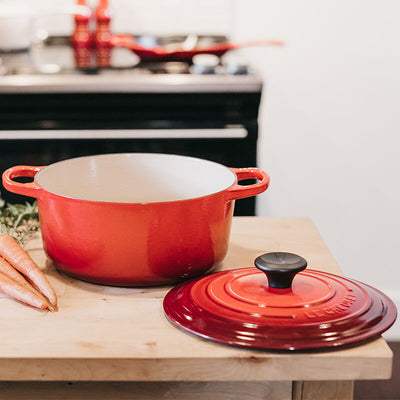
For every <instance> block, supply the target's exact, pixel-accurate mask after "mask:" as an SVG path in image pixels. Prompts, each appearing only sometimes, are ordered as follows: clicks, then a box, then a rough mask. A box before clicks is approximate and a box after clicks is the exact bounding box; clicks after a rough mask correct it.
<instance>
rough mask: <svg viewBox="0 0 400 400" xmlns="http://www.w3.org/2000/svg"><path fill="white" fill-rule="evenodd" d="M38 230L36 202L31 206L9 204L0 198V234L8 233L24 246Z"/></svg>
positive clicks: (26, 204)
mask: <svg viewBox="0 0 400 400" xmlns="http://www.w3.org/2000/svg"><path fill="white" fill-rule="evenodd" d="M39 228H40V225H39V214H38V208H37V203H36V201H35V202H34V203H33V204H30V203H28V202H26V203H25V204H10V203H6V202H5V201H4V200H3V199H2V198H1V197H0V233H8V234H9V235H10V236H12V237H14V238H15V239H16V240H17V241H18V243H19V244H21V245H24V244H25V243H26V242H28V241H29V240H31V239H32V238H33V237H34V236H35V234H36V232H38V230H39Z"/></svg>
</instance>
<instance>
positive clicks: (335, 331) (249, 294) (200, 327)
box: [164, 253, 397, 351]
mask: <svg viewBox="0 0 400 400" xmlns="http://www.w3.org/2000/svg"><path fill="white" fill-rule="evenodd" d="M255 265H256V267H257V268H259V269H260V270H261V271H259V270H258V269H256V268H241V269H236V270H231V271H223V272H218V273H215V274H211V275H208V276H205V277H203V278H199V279H195V280H191V281H188V282H185V283H182V284H180V285H178V286H176V287H174V288H173V289H172V290H171V291H170V292H169V293H168V294H167V295H166V297H165V299H164V311H165V314H166V316H167V318H168V319H169V320H170V321H171V322H172V323H173V324H175V325H177V326H178V327H179V328H182V329H183V330H186V331H188V332H190V333H192V334H195V335H197V336H200V337H202V338H205V339H209V340H212V341H216V342H219V343H224V344H228V345H232V346H240V347H248V348H253V349H265V350H268V349H269V350H291V351H293V350H308V349H327V348H333V347H334V348H336V347H340V346H349V345H352V344H358V343H361V342H365V341H368V340H371V339H374V338H376V337H377V336H379V335H380V334H381V333H382V332H384V331H385V330H387V329H389V328H390V326H391V325H392V324H393V323H394V321H395V320H396V316H397V311H396V307H395V305H394V303H393V302H392V301H391V300H390V299H389V298H388V297H387V296H386V295H385V294H383V293H382V292H380V291H378V290H377V289H375V288H373V287H371V286H369V285H366V284H364V283H361V282H358V281H354V280H350V279H347V278H344V277H341V276H336V275H333V274H329V273H325V272H320V271H315V270H307V271H303V270H304V269H305V268H306V266H307V262H306V260H304V259H303V258H302V257H300V256H297V255H295V254H291V253H268V254H264V255H262V256H260V257H258V258H257V259H256V260H255ZM265 275H267V277H266V276H265Z"/></svg>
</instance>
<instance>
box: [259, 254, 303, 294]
mask: <svg viewBox="0 0 400 400" xmlns="http://www.w3.org/2000/svg"><path fill="white" fill-rule="evenodd" d="M254 264H255V266H256V267H257V268H258V269H260V270H261V271H263V272H264V273H265V275H267V278H268V285H269V287H271V288H274V289H289V288H290V287H291V286H292V281H293V278H294V277H295V275H296V274H297V273H298V272H300V271H303V270H304V269H305V268H306V267H307V261H306V260H305V259H304V258H303V257H300V256H298V255H297V254H293V253H282V252H275V253H267V254H263V255H261V256H259V257H257V258H256V259H255V261H254Z"/></svg>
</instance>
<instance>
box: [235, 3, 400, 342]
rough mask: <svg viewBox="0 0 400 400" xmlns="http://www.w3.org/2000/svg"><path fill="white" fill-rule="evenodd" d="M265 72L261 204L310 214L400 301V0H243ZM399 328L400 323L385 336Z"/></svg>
mask: <svg viewBox="0 0 400 400" xmlns="http://www.w3.org/2000/svg"><path fill="white" fill-rule="evenodd" d="M236 7H237V9H236V10H237V11H236V22H235V35H236V36H237V37H238V38H250V37H278V38H281V39H284V40H285V41H286V42H287V45H286V47H285V48H283V49H262V50H260V49H251V50H246V54H247V56H248V57H249V58H251V59H252V60H253V62H254V63H255V64H257V66H258V67H259V68H260V70H261V71H262V73H263V76H264V77H265V80H266V82H267V87H266V91H265V96H264V99H263V104H262V109H261V118H260V122H261V125H262V130H261V140H260V146H259V150H260V157H259V161H260V166H261V167H262V168H264V169H265V170H266V171H268V172H269V173H270V175H271V186H270V189H269V190H268V191H267V192H266V193H265V194H264V195H262V196H260V197H259V201H258V213H259V215H272V216H308V217H311V218H312V220H313V221H314V223H315V224H316V226H317V228H318V230H319V232H320V233H321V235H322V237H323V238H324V240H325V241H326V243H327V245H328V247H329V249H330V250H331V252H332V253H333V255H334V257H335V259H336V260H337V262H338V264H339V266H340V267H341V269H342V270H343V272H344V273H345V274H346V275H347V276H349V277H352V278H355V279H359V280H361V281H364V282H366V283H369V284H371V285H373V286H375V287H377V288H379V289H381V290H383V291H384V292H386V293H388V294H389V295H391V297H392V298H393V299H394V300H396V301H397V304H398V306H400V257H399V256H398V254H399V253H398V251H399V250H400V211H399V207H400V185H399V173H400V155H399V152H400V47H399V43H398V41H399V38H400V23H399V17H400V2H398V1H396V0H387V1H383V2H382V1H377V0H335V1H319V0H304V1H300V2H299V1H296V0H280V1H262V0H259V1H257V0H249V1H241V0H237V1H236ZM386 336H387V337H390V338H396V339H397V340H399V339H400V324H399V323H397V324H396V326H395V327H394V328H392V330H390V331H389V332H388V333H387V335H386Z"/></svg>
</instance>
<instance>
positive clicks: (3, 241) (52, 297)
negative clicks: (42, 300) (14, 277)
mask: <svg viewBox="0 0 400 400" xmlns="http://www.w3.org/2000/svg"><path fill="white" fill-rule="evenodd" d="M0 256H2V257H3V258H4V259H6V260H7V261H8V262H9V263H10V264H11V265H12V266H13V267H14V268H15V269H16V270H17V271H19V272H20V273H21V274H22V275H24V277H25V278H26V279H27V280H28V281H29V282H30V283H32V284H33V285H34V286H35V287H36V288H37V289H38V290H39V291H40V292H41V293H42V294H43V295H44V296H45V297H46V298H47V299H48V300H49V302H50V303H51V304H52V305H53V307H56V306H57V295H56V293H55V291H54V289H53V288H52V286H51V285H50V283H49V281H48V280H47V278H46V276H45V275H44V273H43V271H42V270H41V269H40V268H39V267H38V266H37V265H36V263H35V262H34V261H33V260H32V258H31V257H30V255H29V254H28V253H27V252H26V251H25V250H24V249H23V248H22V247H21V246H20V245H19V244H18V242H17V241H16V240H15V239H14V238H13V237H12V236H10V235H8V234H6V233H2V234H0Z"/></svg>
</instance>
